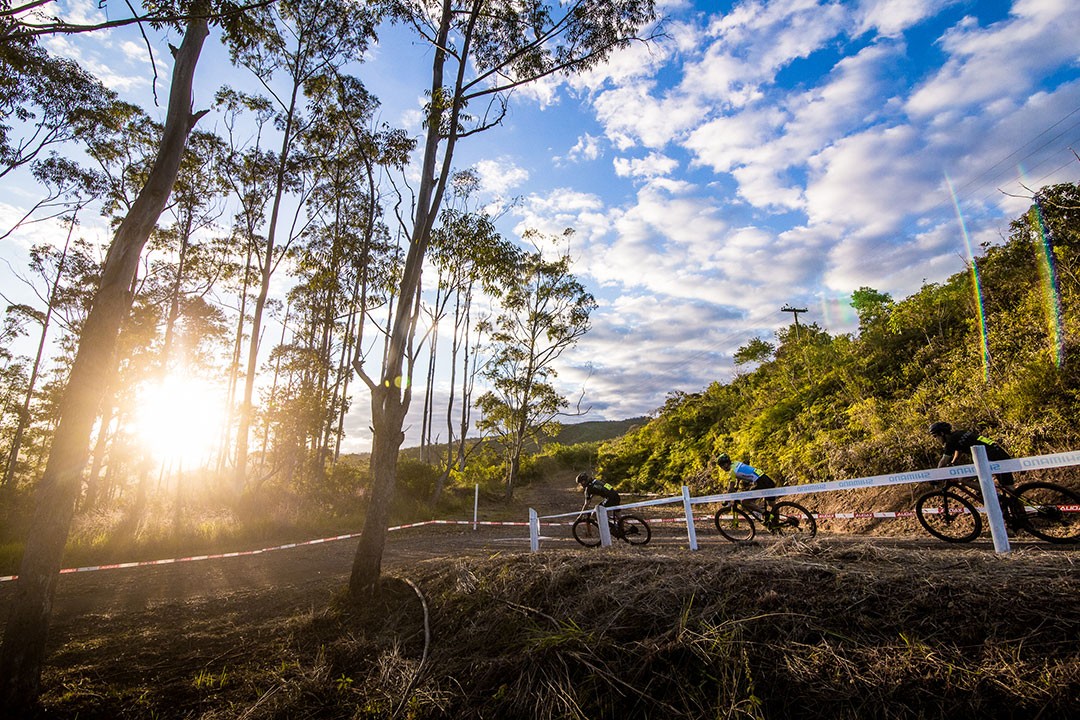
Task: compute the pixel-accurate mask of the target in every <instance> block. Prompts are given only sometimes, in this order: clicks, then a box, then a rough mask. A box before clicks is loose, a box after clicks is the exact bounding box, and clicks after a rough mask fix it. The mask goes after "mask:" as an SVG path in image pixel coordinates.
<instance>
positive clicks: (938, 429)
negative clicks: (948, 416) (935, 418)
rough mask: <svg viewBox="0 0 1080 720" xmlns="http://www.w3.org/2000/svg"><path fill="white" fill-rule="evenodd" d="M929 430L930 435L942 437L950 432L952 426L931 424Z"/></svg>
mask: <svg viewBox="0 0 1080 720" xmlns="http://www.w3.org/2000/svg"><path fill="white" fill-rule="evenodd" d="M929 430H930V434H931V435H936V436H944V435H948V434H949V433H951V432H952V425H950V424H949V423H947V422H936V423H931V425H930V428H929Z"/></svg>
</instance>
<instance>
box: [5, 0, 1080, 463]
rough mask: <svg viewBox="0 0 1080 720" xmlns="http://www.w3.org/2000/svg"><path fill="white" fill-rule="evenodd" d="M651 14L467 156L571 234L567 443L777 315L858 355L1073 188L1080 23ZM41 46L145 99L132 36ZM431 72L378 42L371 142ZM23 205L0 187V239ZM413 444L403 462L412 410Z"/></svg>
mask: <svg viewBox="0 0 1080 720" xmlns="http://www.w3.org/2000/svg"><path fill="white" fill-rule="evenodd" d="M658 5H659V9H660V11H661V13H662V14H663V15H664V20H663V22H662V23H661V25H660V26H659V27H658V28H656V29H657V30H658V31H659V33H658V34H657V36H656V38H655V39H653V40H652V41H650V42H648V43H634V44H633V45H632V46H631V47H630V48H629V49H627V50H625V51H623V52H620V53H619V54H617V55H616V56H614V57H612V58H611V59H610V61H609V62H608V63H606V64H605V65H603V66H601V67H598V68H595V69H593V70H591V71H589V72H587V73H585V74H582V75H578V76H574V77H571V78H558V79H549V80H546V81H544V82H542V83H540V84H538V85H536V86H534V87H530V88H527V89H525V90H522V91H519V92H517V93H515V94H514V96H513V98H512V99H511V106H510V113H509V115H508V116H507V118H506V119H505V121H504V123H503V124H502V125H501V126H500V127H496V128H494V129H492V130H490V131H488V132H486V133H484V134H482V135H480V136H476V137H471V138H468V139H467V140H466V141H464V142H463V143H462V144H461V145H460V146H459V151H458V154H457V163H456V164H457V166H458V167H459V168H464V167H469V166H471V167H474V168H475V169H476V170H477V172H478V173H479V175H480V177H481V178H482V181H483V187H484V191H485V193H486V194H485V200H486V201H488V202H490V203H491V204H492V206H500V207H505V208H508V209H507V210H506V212H505V214H504V215H503V216H502V220H501V221H500V222H501V229H502V230H503V232H504V233H505V234H506V235H507V236H508V237H520V236H521V234H522V233H523V232H525V231H526V230H529V229H531V230H538V231H541V232H543V233H548V234H551V235H557V234H561V233H562V231H563V230H564V229H565V228H572V229H573V230H574V235H573V237H572V240H571V244H570V251H571V254H572V256H573V258H574V272H575V273H576V274H577V276H578V278H579V279H580V280H581V281H582V282H583V283H584V284H585V286H586V288H587V289H588V290H589V292H591V293H592V294H593V295H594V296H595V298H596V300H597V303H598V307H597V309H596V310H595V311H594V313H593V315H592V318H591V329H590V331H589V332H588V334H587V335H585V336H584V337H583V338H582V339H581V340H580V341H579V343H578V344H577V346H576V347H574V348H572V349H571V350H569V351H567V352H566V353H565V354H564V356H563V358H562V359H561V364H560V365H559V367H558V369H559V375H558V383H559V384H560V386H561V389H562V390H563V391H564V392H565V393H566V395H567V396H568V398H569V399H570V400H571V404H572V405H575V406H576V405H577V403H578V398H579V397H580V398H581V407H582V409H588V413H587V414H585V415H583V416H580V417H577V418H573V419H568V420H569V421H580V420H615V419H623V418H629V417H636V416H640V415H644V414H648V413H650V412H652V411H654V410H656V409H657V408H659V407H660V406H661V405H662V404H663V403H664V400H665V398H666V397H667V396H668V395H669V394H670V393H672V392H675V391H685V392H695V391H698V390H701V389H702V388H704V387H706V386H707V385H708V384H709V383H711V382H714V381H718V380H719V381H724V380H727V379H730V378H731V377H732V375H733V374H734V372H735V367H734V365H733V362H732V354H733V353H734V352H735V351H736V350H737V349H738V348H739V347H740V346H742V345H744V344H745V343H746V342H747V341H749V340H750V339H752V338H755V337H760V338H763V339H765V340H769V341H771V340H773V339H774V333H775V332H776V330H777V329H779V328H783V327H786V326H788V325H789V324H790V323H791V322H792V320H793V316H792V313H790V312H784V311H782V309H781V308H783V307H785V306H793V307H798V308H806V312H805V313H801V314H800V316H799V320H800V322H803V323H817V324H818V325H819V326H821V327H822V328H824V329H826V330H829V331H830V332H833V333H843V332H851V331H853V330H855V329H856V327H857V322H856V318H855V316H854V313H853V310H852V309H851V307H850V305H849V303H850V295H851V292H852V291H854V290H856V289H858V288H860V287H864V286H869V287H873V288H875V289H877V290H879V291H882V292H887V293H890V294H891V295H892V296H893V297H894V298H896V299H900V298H903V297H906V296H907V295H909V294H912V293H914V292H916V291H917V290H918V289H919V287H920V286H921V285H922V284H923V283H924V282H939V281H942V280H944V279H946V278H948V277H949V276H951V275H953V274H955V273H957V272H961V271H963V270H964V269H965V262H966V261H967V259H968V257H969V254H970V251H971V248H974V249H975V251H976V252H978V251H979V247H980V244H981V243H995V242H1000V240H1001V238H1002V236H1003V235H1004V234H1005V233H1006V232H1007V230H1008V224H1009V221H1010V220H1011V219H1013V218H1015V217H1016V216H1018V215H1019V214H1020V213H1022V212H1024V211H1025V210H1026V209H1027V207H1028V205H1029V200H1028V199H1029V198H1030V195H1031V192H1030V190H1031V189H1037V188H1038V187H1041V186H1043V185H1046V184H1050V183H1056V182H1077V181H1078V180H1080V160H1078V159H1077V157H1076V155H1075V153H1074V149H1075V150H1076V151H1078V152H1080V3H1077V2H1076V1H1075V0H1018V1H1017V2H989V1H988V2H983V1H972V0H960V1H956V2H950V1H947V0H864V1H860V2H833V3H829V2H815V1H812V0H778V1H773V2H766V1H752V2H720V1H711V2H710V1H707V0H698V1H696V2H692V1H691V0H668V1H661V2H659V3H658ZM66 7H67V8H69V9H71V11H72V12H74V13H76V14H81V15H85V16H86V17H88V18H89V17H94V16H96V15H99V14H100V13H101V12H102V11H99V10H98V9H97V6H96V3H82V4H77V3H68V4H67V5H66ZM213 41H214V39H213V38H212V39H211V43H213ZM49 44H50V48H51V49H53V50H54V51H57V52H62V53H64V54H67V55H69V56H72V57H76V58H77V59H79V60H80V61H82V62H83V63H84V64H85V65H86V66H87V67H88V68H89V69H90V70H92V71H94V72H95V73H97V74H98V75H99V77H102V79H103V80H104V81H106V83H107V84H109V85H110V86H111V87H113V88H114V89H116V90H118V91H119V92H121V93H122V94H124V95H125V97H131V98H136V97H138V98H142V99H143V102H144V103H145V102H146V100H145V99H146V98H147V97H148V96H149V90H150V82H149V80H150V77H151V76H150V73H149V72H148V60H147V57H146V51H145V47H144V45H143V42H142V40H141V38H139V36H138V35H137V34H132V33H131V32H127V33H124V32H119V31H114V32H111V33H108V34H104V33H103V34H100V35H95V36H94V37H78V38H68V39H52V40H50V41H49ZM161 47H163V46H160V47H159V48H158V50H157V51H156V55H155V59H156V61H157V63H158V65H159V70H158V74H159V78H160V79H159V87H158V94H159V96H160V97H162V98H164V97H165V94H166V92H167V87H165V88H162V87H161V83H162V82H164V83H167V79H168V74H169V66H168V63H167V60H168V57H167V53H163V52H162V50H161ZM429 52H430V51H428V50H427V49H426V48H425V47H423V46H422V45H421V44H420V43H418V42H417V41H416V40H415V39H412V38H411V37H410V36H408V35H406V34H405V33H404V31H402V30H387V31H385V32H384V34H382V35H381V40H380V43H379V44H378V46H377V47H375V48H373V49H372V51H371V53H370V55H369V58H368V61H367V62H366V63H365V64H364V65H363V66H362V67H360V68H359V69H357V73H358V74H359V75H360V77H362V78H363V79H364V81H365V83H366V84H367V85H368V87H369V89H370V90H371V91H372V92H374V93H375V94H376V95H377V96H378V97H379V98H380V99H381V101H382V110H381V116H382V119H383V120H385V121H386V122H388V123H391V124H393V125H397V126H400V127H405V128H407V129H409V130H410V132H413V133H415V134H419V132H420V125H419V117H420V115H419V108H420V106H421V103H422V102H423V96H422V88H423V87H424V78H425V73H424V70H425V67H424V63H425V62H427V61H429V59H430V57H429V55H428V53H429ZM200 72H202V73H203V76H202V79H201V80H200V85H199V86H198V89H197V100H196V105H199V103H200V101H201V102H202V103H203V104H204V105H205V104H207V103H209V101H210V99H211V95H212V92H213V90H214V89H215V88H216V84H220V83H221V82H223V81H226V80H229V81H231V74H232V73H238V72H239V71H236V70H234V69H232V68H231V67H230V66H229V65H228V63H227V61H226V60H225V58H224V55H223V53H222V52H221V51H220V49H216V50H215V49H214V48H213V47H208V52H207V54H206V55H205V56H204V59H203V64H202V66H201V67H200ZM162 102H163V100H162ZM148 109H150V108H149V107H148ZM152 112H158V113H159V114H163V112H164V109H163V108H158V109H157V110H156V111H153V110H152ZM204 129H205V128H204ZM1024 196H1027V198H1028V199H1025V197H1024ZM19 202H20V201H19V196H18V194H17V193H16V192H14V191H13V189H12V188H7V189H5V188H0V217H2V216H5V215H10V214H12V213H13V212H14V211H15V208H16V207H17V206H18V205H19ZM961 219H962V221H963V225H962V224H961ZM962 227H963V228H966V230H967V233H968V235H969V237H965V234H964V232H963V231H962ZM38 239H39V238H35V237H33V233H30V234H28V235H26V236H24V237H18V238H10V239H8V240H4V241H2V243H0V255H3V256H4V257H5V258H10V259H11V262H12V264H13V265H16V266H17V264H18V258H19V257H20V253H21V252H24V251H25V248H26V247H28V246H29V245H30V244H31V242H35V241H37V240H38ZM5 273H6V274H7V277H10V272H9V270H8V269H7V268H5V267H0V283H3V284H4V285H5V286H7V285H8V279H6V278H5V277H2V275H3V274H5ZM267 336H268V337H269V336H271V335H270V333H269V331H268V335H267ZM443 390H445V388H443ZM419 405H420V402H419V401H417V402H415V403H414V408H415V409H416V410H417V411H418V410H419ZM365 407H366V399H365V398H364V397H363V396H362V395H360V396H358V397H357V398H356V401H355V402H354V408H355V410H354V412H352V413H351V414H350V420H349V428H350V432H349V438H350V439H349V442H348V443H347V447H350V448H352V449H364V447H363V446H364V445H366V436H367V424H368V421H367V419H366V416H365V413H364V408H365ZM406 424H407V426H408V428H409V430H408V433H409V434H410V440H414V439H415V438H416V437H417V435H416V428H417V427H418V426H419V420H418V418H417V417H416V416H415V413H414V417H412V418H410V420H409V421H407V423H406ZM408 442H409V441H407V444H408Z"/></svg>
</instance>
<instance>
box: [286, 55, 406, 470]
mask: <svg viewBox="0 0 1080 720" xmlns="http://www.w3.org/2000/svg"><path fill="white" fill-rule="evenodd" d="M322 82H325V83H330V84H332V86H331V87H330V88H329V89H330V91H331V92H330V93H329V96H328V99H327V101H326V102H325V103H324V105H323V107H322V111H321V112H320V113H319V114H318V115H317V116H315V117H314V119H313V123H312V125H311V128H310V130H309V131H308V133H306V135H305V137H304V150H305V154H306V156H307V158H308V161H309V162H310V163H311V165H312V168H313V173H312V175H313V177H314V185H313V187H312V191H311V193H310V195H309V197H308V200H307V212H308V214H309V215H310V217H311V220H310V222H309V223H308V226H307V231H306V232H305V235H304V238H303V240H304V242H303V243H302V244H301V246H300V247H298V249H297V252H296V258H295V262H294V263H293V265H294V269H293V274H294V275H295V277H296V278H297V279H298V281H299V284H298V285H297V287H295V288H294V290H293V292H292V298H293V300H294V303H293V306H294V309H295V311H296V314H297V315H298V317H299V318H300V320H299V322H298V323H297V326H298V328H300V330H301V336H302V338H303V340H304V342H305V343H307V346H308V347H309V348H310V349H311V350H313V351H314V354H315V355H314V356H315V357H317V358H318V364H319V367H320V371H319V377H318V382H317V383H316V385H315V391H316V393H317V395H316V396H315V399H316V400H321V406H322V407H323V408H324V414H323V415H322V416H321V417H319V418H318V419H317V426H315V427H312V428H311V429H310V430H311V432H312V438H313V442H312V449H313V457H312V460H313V461H314V462H313V469H314V471H315V474H317V475H321V474H323V472H324V471H325V467H326V459H327V458H329V457H331V456H332V457H334V458H336V456H337V454H338V452H339V450H340V442H341V435H342V428H343V423H344V416H345V412H346V411H347V409H348V406H349V403H350V400H349V397H348V385H349V379H350V376H351V374H352V372H351V365H350V362H351V360H352V357H353V356H354V355H355V354H357V353H358V352H362V351H363V342H364V333H365V325H366V319H367V317H368V316H369V314H370V313H371V312H372V311H374V310H375V309H377V308H378V307H380V306H382V305H384V304H385V302H386V299H387V298H386V295H387V293H386V291H385V287H386V285H387V278H388V277H391V276H392V275H393V272H394V269H393V268H394V265H395V264H396V261H397V256H396V253H394V252H393V251H392V248H391V247H390V244H389V241H388V237H389V232H388V229H387V228H386V226H385V224H384V222H383V219H382V205H381V198H380V190H379V188H380V182H379V175H380V174H381V173H383V172H385V170H386V168H387V167H394V168H399V169H400V168H401V167H402V166H403V165H404V164H405V163H406V161H407V159H408V153H409V151H411V149H412V147H413V144H414V143H413V142H412V140H411V139H409V138H408V137H407V136H406V135H405V134H404V133H403V132H401V131H399V130H394V129H392V128H388V127H385V126H383V127H382V128H380V129H373V128H372V125H373V117H374V114H375V112H376V111H377V109H378V106H379V104H378V101H377V100H376V99H375V98H374V97H373V96H372V95H371V94H370V93H368V92H367V90H366V89H365V88H364V86H363V84H362V83H361V82H360V81H359V80H358V79H357V78H355V77H352V76H348V75H343V74H338V75H337V77H325V78H323V80H322ZM312 417H313V419H314V416H312Z"/></svg>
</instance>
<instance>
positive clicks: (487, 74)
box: [349, 0, 655, 598]
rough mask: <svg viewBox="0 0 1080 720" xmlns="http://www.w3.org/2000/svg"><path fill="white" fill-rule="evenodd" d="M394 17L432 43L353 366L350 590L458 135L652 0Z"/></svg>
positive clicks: (501, 0)
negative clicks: (410, 169) (392, 256)
mask: <svg viewBox="0 0 1080 720" xmlns="http://www.w3.org/2000/svg"><path fill="white" fill-rule="evenodd" d="M385 4H386V5H387V7H388V8H389V9H390V10H391V12H392V13H393V17H394V18H395V19H396V20H397V21H399V22H402V23H404V24H407V25H408V26H410V27H411V28H412V29H413V30H414V31H415V32H416V33H417V34H418V35H419V36H420V37H421V38H422V39H423V40H424V41H425V42H427V43H429V44H430V46H431V79H430V84H429V85H428V87H427V105H426V107H425V123H424V127H425V130H424V138H423V142H422V143H421V144H420V147H421V150H420V158H419V169H420V174H419V176H420V180H419V184H418V186H417V188H416V194H415V197H414V198H413V200H412V201H411V202H410V203H409V206H410V207H411V217H409V218H407V219H406V224H407V226H408V228H407V230H408V235H409V237H408V247H407V250H406V258H405V265H404V268H403V272H402V275H401V279H400V282H399V283H398V287H397V298H396V303H397V305H396V308H395V311H394V315H393V318H392V320H391V323H390V327H389V328H388V342H387V344H386V346H385V351H384V353H383V358H382V363H381V367H380V368H379V369H378V370H371V369H368V368H366V367H365V366H364V364H363V363H361V362H356V363H354V367H355V369H356V371H357V374H358V375H359V376H360V377H361V379H362V380H363V382H364V384H365V385H367V387H368V389H369V391H370V392H371V420H372V430H373V438H372V447H371V468H372V475H373V489H372V493H371V501H370V503H369V505H368V510H367V515H366V518H365V522H364V529H363V531H362V532H361V535H360V540H359V542H358V544H357V549H356V555H355V558H354V560H353V568H352V574H351V576H350V579H349V588H350V592H351V594H352V595H353V597H355V598H359V597H361V596H363V595H366V594H369V593H370V592H372V591H374V590H375V589H376V588H377V586H378V581H379V577H380V574H381V567H382V553H383V548H384V547H385V544H386V529H387V526H388V524H389V516H390V507H391V503H392V501H393V497H394V489H395V484H396V478H397V458H398V451H399V449H400V447H401V443H402V442H403V440H404V435H403V433H402V426H403V424H404V421H405V414H406V413H407V411H408V409H409V404H410V403H411V400H412V389H411V383H410V376H411V374H412V367H411V360H410V359H409V358H410V351H411V347H412V341H413V337H414V334H415V331H416V325H417V320H418V317H417V315H418V313H419V308H418V303H417V299H418V297H419V292H420V275H421V270H422V268H423V265H424V256H425V254H426V253H427V248H428V244H429V243H430V241H431V231H432V228H433V227H434V225H435V222H436V220H437V218H438V215H439V210H440V208H441V207H442V202H443V197H444V195H445V193H446V187H447V183H448V182H449V179H450V177H451V174H452V173H451V168H452V167H453V163H454V153H455V149H456V147H457V143H458V141H459V140H461V139H463V138H466V137H469V136H471V135H474V134H477V133H480V132H483V131H485V130H487V129H490V128H492V127H494V126H495V125H497V124H498V123H499V122H500V121H501V120H502V118H503V116H504V114H505V112H506V109H507V107H508V105H507V103H508V101H509V100H508V98H509V94H510V93H511V92H512V91H513V90H515V89H517V88H521V87H524V86H526V85H528V84H529V83H531V82H534V81H536V80H539V79H541V78H545V77H550V76H554V75H558V74H572V73H575V72H580V71H583V70H586V69H588V68H591V67H595V66H596V65H598V64H600V63H602V62H603V61H604V60H605V59H607V57H608V56H609V55H610V54H611V53H612V52H613V51H614V50H616V49H619V48H622V47H625V46H627V45H628V44H629V43H631V42H632V41H633V40H634V39H635V36H636V33H638V32H639V30H640V29H641V28H642V27H644V26H645V25H646V24H648V23H650V22H652V21H653V20H654V19H655V11H654V0H572V1H571V2H556V1H555V0H388V1H387V2H386V3H385Z"/></svg>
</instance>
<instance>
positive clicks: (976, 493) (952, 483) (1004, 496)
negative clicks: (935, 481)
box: [941, 479, 1021, 530]
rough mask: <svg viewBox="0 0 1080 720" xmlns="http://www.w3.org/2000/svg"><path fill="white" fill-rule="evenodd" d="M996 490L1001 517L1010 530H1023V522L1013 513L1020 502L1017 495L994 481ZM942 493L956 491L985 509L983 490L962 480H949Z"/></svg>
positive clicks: (942, 488) (942, 486) (943, 486)
mask: <svg viewBox="0 0 1080 720" xmlns="http://www.w3.org/2000/svg"><path fill="white" fill-rule="evenodd" d="M994 489H995V490H997V494H998V505H1000V507H1001V517H1002V519H1003V520H1004V521H1005V524H1006V525H1007V526H1008V527H1009V529H1010V530H1018V529H1020V528H1021V521H1020V519H1019V518H1017V517H1016V516H1015V514H1014V513H1013V508H1012V504H1013V503H1015V502H1019V498H1017V496H1016V493H1014V492H1012V490H1011V489H1010V488H1009V487H1007V486H1005V485H999V484H998V483H997V480H995V481H994ZM941 490H942V491H955V492H956V493H957V494H959V495H963V496H965V497H967V498H968V499H969V500H971V501H972V502H974V503H978V504H981V505H982V506H983V507H985V500H984V498H983V494H982V489H981V488H979V489H976V488H973V487H971V486H970V485H968V484H967V483H966V482H964V481H962V480H955V479H949V480H946V481H945V482H944V484H943V485H941Z"/></svg>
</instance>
